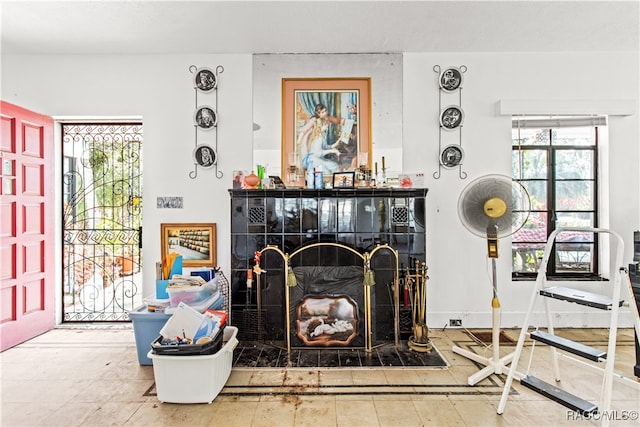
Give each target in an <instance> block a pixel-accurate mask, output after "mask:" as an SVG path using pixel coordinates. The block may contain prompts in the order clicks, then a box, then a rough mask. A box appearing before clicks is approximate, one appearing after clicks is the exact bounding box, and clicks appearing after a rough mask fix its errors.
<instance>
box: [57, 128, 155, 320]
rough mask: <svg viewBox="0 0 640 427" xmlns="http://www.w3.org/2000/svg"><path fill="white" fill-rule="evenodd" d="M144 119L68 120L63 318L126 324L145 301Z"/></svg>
mask: <svg viewBox="0 0 640 427" xmlns="http://www.w3.org/2000/svg"><path fill="white" fill-rule="evenodd" d="M142 142H143V127H142V123H131V122H129V123H64V124H63V126H62V143H63V169H64V170H63V177H62V186H63V203H64V207H63V221H64V223H63V293H64V295H63V297H64V320H65V321H71V322H80V321H83V322H86V321H123V320H128V314H127V312H128V311H129V310H132V309H133V308H135V307H136V306H137V305H139V304H140V303H142V297H141V295H140V285H139V284H138V283H137V281H139V280H140V278H139V274H137V273H139V272H140V271H141V266H140V263H141V260H140V230H141V226H142V217H141V213H142V158H141V156H140V154H141V152H142Z"/></svg>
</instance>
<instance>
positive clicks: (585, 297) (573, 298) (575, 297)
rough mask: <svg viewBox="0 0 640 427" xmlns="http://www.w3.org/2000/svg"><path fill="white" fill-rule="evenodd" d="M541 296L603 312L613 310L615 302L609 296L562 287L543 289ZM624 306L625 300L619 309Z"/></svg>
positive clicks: (621, 302) (619, 304)
mask: <svg viewBox="0 0 640 427" xmlns="http://www.w3.org/2000/svg"><path fill="white" fill-rule="evenodd" d="M540 295H542V296H545V297H550V298H555V299H559V300H563V301H569V302H575V303H576V304H580V305H586V306H588V307H593V308H599V309H601V310H611V308H612V307H613V302H612V300H611V298H609V297H608V296H605V295H599V294H594V293H591V292H585V291H579V290H576V289H571V288H564V287H562V286H552V287H549V288H544V289H541V290H540ZM623 304H624V300H621V301H620V302H619V303H618V307H622V305H623Z"/></svg>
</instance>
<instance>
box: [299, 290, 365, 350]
mask: <svg viewBox="0 0 640 427" xmlns="http://www.w3.org/2000/svg"><path fill="white" fill-rule="evenodd" d="M296 322H297V325H298V326H297V329H296V332H297V333H298V337H300V339H301V340H302V342H304V343H305V344H306V345H309V346H315V345H322V346H332V345H348V344H349V343H350V342H351V341H352V340H353V339H354V338H355V337H356V336H357V335H358V308H357V306H356V303H355V302H354V301H353V300H352V299H351V298H350V297H349V296H347V295H335V296H331V295H328V296H309V297H306V298H304V299H303V300H302V302H301V303H300V304H299V305H298V313H297V319H296Z"/></svg>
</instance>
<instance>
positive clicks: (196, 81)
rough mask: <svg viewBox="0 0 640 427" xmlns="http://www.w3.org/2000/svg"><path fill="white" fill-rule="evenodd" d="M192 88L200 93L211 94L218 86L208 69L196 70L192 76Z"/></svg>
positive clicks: (211, 71) (213, 75)
mask: <svg viewBox="0 0 640 427" xmlns="http://www.w3.org/2000/svg"><path fill="white" fill-rule="evenodd" d="M193 86H194V87H195V88H197V89H198V90H200V91H202V92H211V91H212V90H214V89H215V88H216V86H218V80H217V78H216V74H215V73H214V72H213V70H211V69H210V68H206V67H203V68H198V70H197V71H196V72H195V74H194V75H193Z"/></svg>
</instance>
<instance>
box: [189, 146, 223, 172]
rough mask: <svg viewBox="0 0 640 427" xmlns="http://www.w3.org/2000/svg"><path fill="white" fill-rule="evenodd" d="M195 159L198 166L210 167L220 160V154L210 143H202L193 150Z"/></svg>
mask: <svg viewBox="0 0 640 427" xmlns="http://www.w3.org/2000/svg"><path fill="white" fill-rule="evenodd" d="M193 161H194V163H197V164H198V166H200V167H203V168H205V169H208V168H211V167H213V165H215V164H216V163H217V162H218V155H217V154H216V150H214V149H213V147H211V146H210V145H206V144H200V145H197V146H196V148H195V149H194V150H193Z"/></svg>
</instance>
